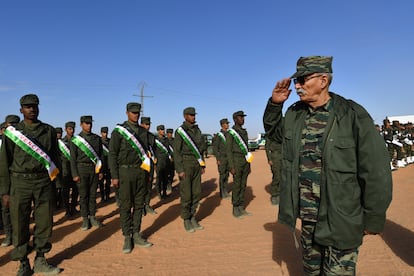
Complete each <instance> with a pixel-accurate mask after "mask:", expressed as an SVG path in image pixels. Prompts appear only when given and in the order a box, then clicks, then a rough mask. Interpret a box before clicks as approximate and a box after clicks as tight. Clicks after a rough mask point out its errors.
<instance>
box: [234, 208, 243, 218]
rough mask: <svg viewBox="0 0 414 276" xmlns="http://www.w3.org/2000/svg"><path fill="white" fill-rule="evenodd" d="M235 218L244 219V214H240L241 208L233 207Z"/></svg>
mask: <svg viewBox="0 0 414 276" xmlns="http://www.w3.org/2000/svg"><path fill="white" fill-rule="evenodd" d="M233 216H234V217H235V218H238V219H241V218H243V215H242V213H241V212H240V209H239V206H234V207H233Z"/></svg>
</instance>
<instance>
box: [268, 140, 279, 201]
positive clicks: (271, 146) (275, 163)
mask: <svg viewBox="0 0 414 276" xmlns="http://www.w3.org/2000/svg"><path fill="white" fill-rule="evenodd" d="M265 150H266V157H267V163H268V164H269V165H270V169H271V171H272V183H271V184H270V202H271V203H272V205H278V204H279V194H280V189H279V183H280V166H281V154H282V145H281V144H280V143H278V142H276V141H275V140H273V139H271V138H266V144H265Z"/></svg>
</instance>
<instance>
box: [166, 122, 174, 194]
mask: <svg viewBox="0 0 414 276" xmlns="http://www.w3.org/2000/svg"><path fill="white" fill-rule="evenodd" d="M173 133H174V129H172V128H167V139H168V149H169V150H170V152H171V153H173V154H172V156H171V157H172V158H171V162H170V170H169V172H168V185H167V192H168V193H171V191H172V184H173V182H174V175H175V166H174V137H173Z"/></svg>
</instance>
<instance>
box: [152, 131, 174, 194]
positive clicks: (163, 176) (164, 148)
mask: <svg viewBox="0 0 414 276" xmlns="http://www.w3.org/2000/svg"><path fill="white" fill-rule="evenodd" d="M157 132H158V136H157V137H156V138H155V146H156V147H157V150H156V153H155V157H156V159H157V166H156V171H157V182H156V187H157V193H158V195H160V196H161V199H164V198H166V197H167V185H168V173H169V170H170V162H171V159H172V157H171V156H172V152H171V151H170V149H169V147H168V146H169V142H168V138H167V137H165V126H164V125H159V126H157Z"/></svg>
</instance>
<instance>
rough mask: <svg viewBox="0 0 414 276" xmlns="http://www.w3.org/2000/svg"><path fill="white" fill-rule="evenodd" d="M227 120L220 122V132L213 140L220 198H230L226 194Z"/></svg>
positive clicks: (227, 184) (227, 172)
mask: <svg viewBox="0 0 414 276" xmlns="http://www.w3.org/2000/svg"><path fill="white" fill-rule="evenodd" d="M229 123H230V122H229V120H227V118H224V119H221V120H220V126H221V130H220V132H218V133H217V135H216V136H215V137H214V139H213V150H214V156H215V157H216V160H217V167H218V171H219V174H220V176H219V186H220V197H221V198H230V195H229V193H228V186H229V171H230V167H229V160H228V158H227V151H226V144H227V135H228V134H227V130H228V129H229Z"/></svg>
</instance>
